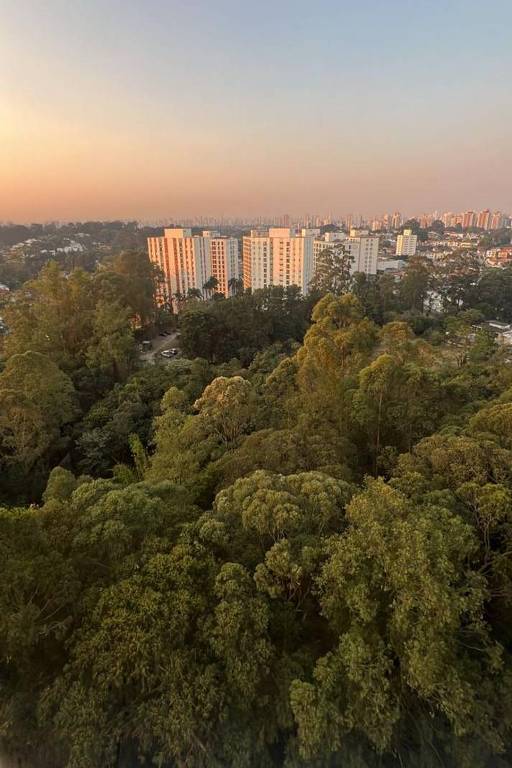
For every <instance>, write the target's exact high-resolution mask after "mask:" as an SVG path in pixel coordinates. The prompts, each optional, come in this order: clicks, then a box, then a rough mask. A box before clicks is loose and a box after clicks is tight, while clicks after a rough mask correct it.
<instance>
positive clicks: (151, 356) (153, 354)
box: [140, 332, 180, 363]
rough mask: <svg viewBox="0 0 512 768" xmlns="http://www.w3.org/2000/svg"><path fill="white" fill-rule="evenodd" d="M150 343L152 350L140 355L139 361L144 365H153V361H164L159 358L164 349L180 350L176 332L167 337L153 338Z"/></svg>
mask: <svg viewBox="0 0 512 768" xmlns="http://www.w3.org/2000/svg"><path fill="white" fill-rule="evenodd" d="M152 341H153V348H152V349H150V350H149V352H143V353H141V355H140V359H141V360H142V361H143V362H144V363H154V362H155V360H158V359H160V360H164V359H165V358H163V357H160V352H163V351H164V349H172V348H173V347H174V348H176V349H179V348H180V342H179V338H178V335H177V333H176V332H174V333H171V334H170V335H169V336H155V338H154V339H152ZM171 359H172V358H171Z"/></svg>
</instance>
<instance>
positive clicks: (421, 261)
mask: <svg viewBox="0 0 512 768" xmlns="http://www.w3.org/2000/svg"><path fill="white" fill-rule="evenodd" d="M431 283H432V267H431V265H430V264H429V262H428V261H427V259H425V258H423V257H421V256H413V257H412V258H410V259H409V261H408V263H407V266H406V268H405V270H404V274H403V276H402V279H401V281H400V299H401V302H402V305H403V307H404V309H408V310H411V311H412V312H419V313H421V312H423V310H424V307H425V302H426V300H427V297H428V294H429V290H430V287H431Z"/></svg>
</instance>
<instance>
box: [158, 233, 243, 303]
mask: <svg viewBox="0 0 512 768" xmlns="http://www.w3.org/2000/svg"><path fill="white" fill-rule="evenodd" d="M148 253H149V258H150V260H151V261H152V262H153V264H156V266H157V267H159V268H160V269H161V271H162V274H163V282H162V284H161V286H160V290H159V300H160V301H162V302H168V303H172V301H173V299H174V298H175V297H176V296H186V295H187V293H188V291H189V290H191V289H197V290H200V291H203V286H204V284H205V283H206V282H207V281H208V280H209V279H210V277H215V278H217V281H218V288H217V290H218V291H219V292H221V293H224V295H226V296H227V295H228V294H229V281H230V280H231V279H232V278H235V279H238V278H239V268H238V241H237V239H236V238H234V237H221V236H220V235H219V233H218V232H213V231H205V232H203V234H202V235H192V231H191V229H189V228H184V227H181V228H173V229H164V234H163V236H162V237H148Z"/></svg>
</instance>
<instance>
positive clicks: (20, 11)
mask: <svg viewBox="0 0 512 768" xmlns="http://www.w3.org/2000/svg"><path fill="white" fill-rule="evenodd" d="M0 12H1V14H2V25H1V28H0V88H1V91H2V100H1V102H0V220H4V221H6V220H13V221H21V222H23V221H25V222H26V221H45V220H49V219H51V220H78V219H88V218H101V219H106V218H113V217H119V218H138V219H158V218H164V217H174V218H175V219H177V218H179V217H186V216H195V215H203V214H204V215H210V216H218V217H221V216H255V215H274V214H277V215H281V214H283V213H290V214H292V215H298V214H301V213H303V212H305V211H310V210H313V211H322V212H332V213H334V214H336V213H338V212H348V211H359V212H361V213H363V214H370V213H374V212H378V211H380V210H401V211H403V212H404V213H405V214H411V213H414V212H417V211H422V210H434V209H440V210H465V209H468V208H469V209H475V210H476V209H481V208H484V207H491V208H493V209H497V210H505V211H510V210H511V209H512V193H511V191H510V182H509V173H508V171H509V169H510V165H511V161H512V146H511V143H510V138H509V125H510V118H511V117H512V108H511V99H510V75H511V72H512V52H511V50H510V46H509V41H508V36H509V29H510V23H511V22H512V6H511V5H510V3H509V2H506V0H491V2H489V3H487V4H486V5H485V7H482V4H481V3H477V2H474V1H473V0H464V1H462V0H450V1H449V2H440V1H439V0H435V2H423V1H420V2H415V3H411V2H406V1H405V0H392V2H388V3H378V2H374V1H371V2H370V1H369V0H363V1H362V2H358V3H354V2H346V1H345V0H344V1H343V2H331V1H328V0H321V1H320V2H317V3H315V4H312V3H306V2H303V1H302V0H298V1H297V0H295V1H294V2H290V1H289V0H282V2H278V3H275V2H274V3H271V2H268V0H263V2H260V3H258V4H249V3H240V2H234V1H230V0H218V1H217V2H213V3H212V2H205V1H204V0H200V1H199V2H194V3H189V2H164V1H163V0H152V2H150V3H136V2H133V1H129V2H119V1H117V0H116V1H114V0H105V1H103V2H100V0H87V1H86V0H75V1H74V2H73V3H69V2H64V0H53V1H52V3H51V4H48V3H47V2H43V1H42V0H24V1H22V2H19V3H16V4H13V3H10V2H7V0H0ZM476 52H478V55H475V54H476Z"/></svg>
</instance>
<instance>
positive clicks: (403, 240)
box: [395, 229, 418, 256]
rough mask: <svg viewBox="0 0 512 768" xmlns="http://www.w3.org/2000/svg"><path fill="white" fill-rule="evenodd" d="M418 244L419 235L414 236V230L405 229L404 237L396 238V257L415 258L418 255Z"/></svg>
mask: <svg viewBox="0 0 512 768" xmlns="http://www.w3.org/2000/svg"><path fill="white" fill-rule="evenodd" d="M417 242H418V237H417V235H413V233H412V229H404V232H403V234H402V235H398V237H397V238H396V252H395V253H396V255H397V256H414V254H415V253H416V245H417Z"/></svg>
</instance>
